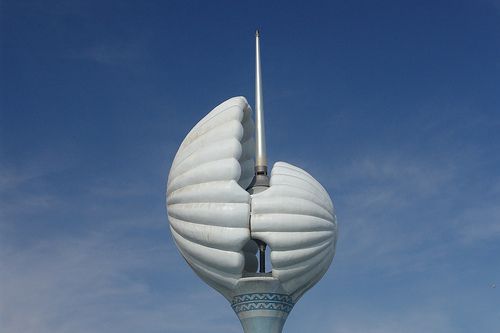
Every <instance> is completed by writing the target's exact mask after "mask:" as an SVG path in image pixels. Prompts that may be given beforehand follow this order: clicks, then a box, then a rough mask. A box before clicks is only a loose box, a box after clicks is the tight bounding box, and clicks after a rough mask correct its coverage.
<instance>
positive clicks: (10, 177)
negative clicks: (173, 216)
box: [0, 0, 500, 333]
mask: <svg viewBox="0 0 500 333" xmlns="http://www.w3.org/2000/svg"><path fill="white" fill-rule="evenodd" d="M0 27H1V67H0V77H1V80H0V92H1V104H0V111H1V113H0V200H1V201H0V202H1V210H0V331H2V332H6V333H14V332H24V333H30V332H37V333H40V332H41V333H45V332H47V333H49V332H50V333H61V332H72V333H79V332H106V333H113V332H121V333H122V332H131V333H133V332H152V333H153V332H154V333H156V332H169V333H185V332H206V333H211V332H214V333H215V332H240V331H241V328H240V326H239V323H238V321H237V318H236V316H235V315H234V313H232V310H231V308H230V306H229V305H228V304H227V302H226V301H225V300H224V299H223V297H222V296H220V295H218V294H216V292H215V291H213V290H211V289H210V288H208V287H207V286H206V285H205V284H204V283H202V282H201V281H200V280H199V279H198V278H197V277H196V276H195V274H194V273H193V272H192V271H191V270H190V269H189V267H188V266H187V265H186V264H185V263H184V261H183V259H182V258H181V257H180V255H179V254H178V253H177V250H176V249H175V246H174V245H173V242H172V240H171V236H170V233H169V230H168V223H167V218H166V210H165V204H164V200H165V194H164V192H165V184H166V178H167V174H168V170H169V168H170V163H171V161H172V159H173V156H174V154H175V151H176V150H177V148H178V145H179V144H180V142H181V140H182V139H183V138H184V136H185V135H186V134H187V132H188V131H189V129H190V128H191V127H192V126H194V124H195V123H196V122H197V121H198V120H199V119H201V118H202V117H203V116H204V115H205V114H206V113H207V112H209V111H210V110H211V109H212V108H213V107H215V106H216V105H217V104H219V103H220V102H222V101H224V100H225V99H228V98H230V97H233V96H238V95H243V96H246V97H247V98H248V100H249V101H250V103H251V104H253V99H254V90H253V89H254V67H253V66H254V30H255V28H256V27H258V28H260V29H261V33H262V40H261V44H262V45H261V47H262V52H263V54H262V62H263V64H262V66H263V76H264V82H263V84H264V103H265V110H266V130H267V141H268V154H269V159H270V160H271V161H273V162H274V161H279V160H281V161H286V162H289V163H292V164H295V165H297V166H299V167H302V168H304V169H305V170H307V171H309V172H310V173H311V174H312V175H314V176H315V177H316V178H317V179H318V180H319V181H320V182H321V183H322V184H324V186H325V187H326V189H327V190H328V191H329V193H330V195H331V196H332V198H333V201H334V204H335V206H336V210H337V217H338V221H339V229H340V234H339V241H338V244H337V254H336V257H335V259H334V262H333V265H332V266H331V268H330V270H329V272H328V273H327V274H326V275H325V277H324V278H323V280H322V281H321V282H320V283H319V284H318V285H316V287H314V288H313V289H312V290H310V291H309V292H308V293H307V294H306V295H305V296H304V297H303V298H302V299H301V300H300V301H299V302H298V304H297V305H296V306H295V308H294V310H293V311H292V313H291V316H290V317H289V319H288V321H287V324H286V326H285V330H284V331H285V332H290V333H293V332H304V331H306V330H308V331H310V330H312V331H314V332H331V333H358V332H363V333H381V332H384V333H395V332H405V333H413V332H423V331H425V332H444V333H447V332H498V331H500V258H499V254H500V205H499V203H500V154H499V150H500V2H499V1H498V0H464V1H461V0H458V1H441V0H435V1H329V2H326V1H325V2H311V1H309V2H307V3H305V2H293V1H286V2H285V1H283V2H273V3H270V2H259V1H253V2H248V3H242V2H236V1H217V2H201V1H200V2H196V1H168V2H164V1H147V2H146V1H144V2H139V1H106V2H104V1H77V0H70V1H62V0H61V1H43V2H41V1H10V0H3V1H2V2H1V4H0ZM495 286H496V287H495Z"/></svg>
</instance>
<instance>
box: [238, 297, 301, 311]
mask: <svg viewBox="0 0 500 333" xmlns="http://www.w3.org/2000/svg"><path fill="white" fill-rule="evenodd" d="M293 305H294V304H293V301H292V298H291V297H290V296H288V295H285V294H277V293H251V294H243V295H238V296H234V297H233V299H232V301H231V307H232V308H233V310H234V312H236V313H240V312H243V311H253V310H272V311H281V312H285V313H290V311H292V308H293Z"/></svg>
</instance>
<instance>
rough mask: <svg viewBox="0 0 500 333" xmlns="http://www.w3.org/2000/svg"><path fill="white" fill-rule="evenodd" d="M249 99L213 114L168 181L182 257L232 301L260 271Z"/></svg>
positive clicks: (189, 141) (188, 141)
mask: <svg viewBox="0 0 500 333" xmlns="http://www.w3.org/2000/svg"><path fill="white" fill-rule="evenodd" d="M251 114H252V110H251V109H250V107H249V106H248V103H247V101H246V99H245V98H244V97H234V98H231V99H229V100H227V101H225V102H224V103H222V104H220V105H219V106H217V107H216V108H215V109H213V110H212V111H211V112H210V113H209V114H208V115H207V116H205V117H204V118H203V119H202V120H201V121H200V122H199V123H198V124H197V125H196V126H195V127H194V128H193V129H192V130H191V131H190V132H189V134H188V135H187V136H186V138H185V139H184V141H183V142H182V144H181V146H180V148H179V150H178V152H177V154H176V156H175V159H174V162H173V164H172V168H171V170H170V174H169V177H168V183H167V209H168V218H169V221H170V230H171V232H172V235H173V238H174V240H175V243H176V244H177V247H178V248H179V251H180V252H181V254H182V256H183V257H184V258H185V259H186V261H187V262H188V263H189V265H190V266H191V267H192V268H193V270H194V271H195V272H196V273H197V274H198V275H199V276H200V277H201V278H202V279H203V280H204V281H206V282H207V283H208V284H209V285H211V286H212V287H213V288H215V289H217V290H218V291H219V292H221V293H222V294H224V295H229V294H230V291H231V290H232V289H233V288H234V287H235V285H236V283H237V280H238V279H239V278H240V277H241V276H242V272H243V269H244V266H245V256H246V257H247V260H246V265H247V267H250V266H251V267H256V266H257V262H256V260H257V259H256V257H255V255H253V254H252V255H250V254H251V253H252V252H253V253H255V247H252V246H249V245H247V246H245V245H246V244H247V242H248V241H249V239H250V226H249V216H250V195H249V194H248V193H247V192H246V191H245V189H246V188H247V186H248V185H249V184H250V182H251V181H252V178H253V175H254V155H255V142H254V138H253V135H254V123H253V120H252V117H251Z"/></svg>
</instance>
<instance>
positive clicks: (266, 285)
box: [229, 276, 294, 333]
mask: <svg viewBox="0 0 500 333" xmlns="http://www.w3.org/2000/svg"><path fill="white" fill-rule="evenodd" d="M229 301H230V302H231V307H232V308H233V310H234V312H236V314H237V315H238V318H239V319H240V322H241V325H242V326H243V330H244V331H245V333H281V331H282V329H283V325H284V324H285V321H286V318H287V316H288V314H289V313H290V311H291V310H292V308H293V305H294V303H293V300H292V297H291V296H289V295H288V294H286V292H285V291H284V290H283V288H281V285H280V282H279V280H278V279H276V278H273V277H271V276H252V277H245V278H242V279H240V281H239V282H238V285H237V286H236V289H235V290H234V293H233V296H232V299H230V300H229Z"/></svg>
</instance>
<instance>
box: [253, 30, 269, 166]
mask: <svg viewBox="0 0 500 333" xmlns="http://www.w3.org/2000/svg"><path fill="white" fill-rule="evenodd" d="M259 37H260V35H259V30H257V31H256V32H255V171H256V173H257V174H259V173H260V174H264V175H267V155H266V133H265V128H264V105H263V99H262V75H261V66H260V42H259Z"/></svg>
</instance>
